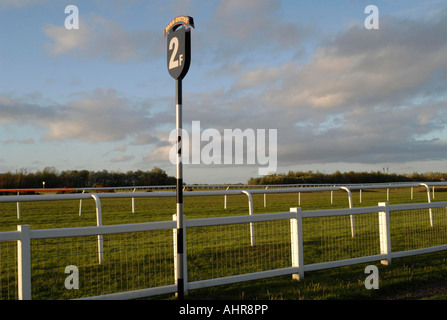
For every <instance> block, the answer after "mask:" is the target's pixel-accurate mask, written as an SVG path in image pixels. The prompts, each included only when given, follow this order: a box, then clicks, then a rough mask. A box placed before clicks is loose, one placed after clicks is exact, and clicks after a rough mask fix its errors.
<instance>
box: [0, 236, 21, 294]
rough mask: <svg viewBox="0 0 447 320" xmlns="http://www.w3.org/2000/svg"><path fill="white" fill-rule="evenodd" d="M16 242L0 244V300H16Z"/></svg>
mask: <svg viewBox="0 0 447 320" xmlns="http://www.w3.org/2000/svg"><path fill="white" fill-rule="evenodd" d="M17 282H18V280H17V242H16V241H5V242H0V300H17V299H18V292H17Z"/></svg>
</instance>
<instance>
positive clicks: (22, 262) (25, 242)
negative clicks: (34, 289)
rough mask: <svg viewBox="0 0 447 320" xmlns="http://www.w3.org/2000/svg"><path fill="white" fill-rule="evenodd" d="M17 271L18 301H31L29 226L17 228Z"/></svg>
mask: <svg viewBox="0 0 447 320" xmlns="http://www.w3.org/2000/svg"><path fill="white" fill-rule="evenodd" d="M17 231H19V232H20V240H18V241H17V269H18V275H17V277H18V287H19V288H18V289H19V300H31V237H30V226H28V225H23V226H17Z"/></svg>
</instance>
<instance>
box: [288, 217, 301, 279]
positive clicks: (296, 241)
mask: <svg viewBox="0 0 447 320" xmlns="http://www.w3.org/2000/svg"><path fill="white" fill-rule="evenodd" d="M290 212H295V213H296V218H294V219H290V240H291V251H292V252H291V256H292V267H297V268H298V273H294V274H292V279H294V280H302V279H304V252H303V218H302V211H301V208H290Z"/></svg>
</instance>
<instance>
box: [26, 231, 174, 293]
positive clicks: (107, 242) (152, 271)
mask: <svg viewBox="0 0 447 320" xmlns="http://www.w3.org/2000/svg"><path fill="white" fill-rule="evenodd" d="M31 246H32V248H31V252H32V297H33V299H52V300H54V299H76V298H81V297H88V296H96V295H104V294H110V293H117V292H124V291H130V290H138V289H146V288H151V287H157V286H163V285H169V284H174V282H175V279H174V268H173V242H172V230H158V231H147V232H136V233H122V234H111V235H104V236H103V262H102V263H99V254H98V237H97V236H85V237H73V238H57V239H39V240H32V242H31ZM67 266H75V267H76V268H77V270H78V284H79V285H78V289H74V288H70V286H68V287H69V288H67V286H66V280H67V277H69V276H70V271H67V273H66V267H67Z"/></svg>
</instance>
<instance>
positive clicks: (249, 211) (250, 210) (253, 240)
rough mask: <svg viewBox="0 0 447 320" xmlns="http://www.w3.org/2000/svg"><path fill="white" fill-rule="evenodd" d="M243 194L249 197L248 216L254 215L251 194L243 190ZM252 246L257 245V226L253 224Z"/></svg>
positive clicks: (251, 226)
mask: <svg viewBox="0 0 447 320" xmlns="http://www.w3.org/2000/svg"><path fill="white" fill-rule="evenodd" d="M242 193H244V194H246V195H247V197H248V214H249V215H250V216H252V215H253V197H252V196H251V193H250V192H248V191H245V190H243V191H242ZM250 245H251V246H252V247H253V246H254V245H255V225H254V223H253V222H250Z"/></svg>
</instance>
